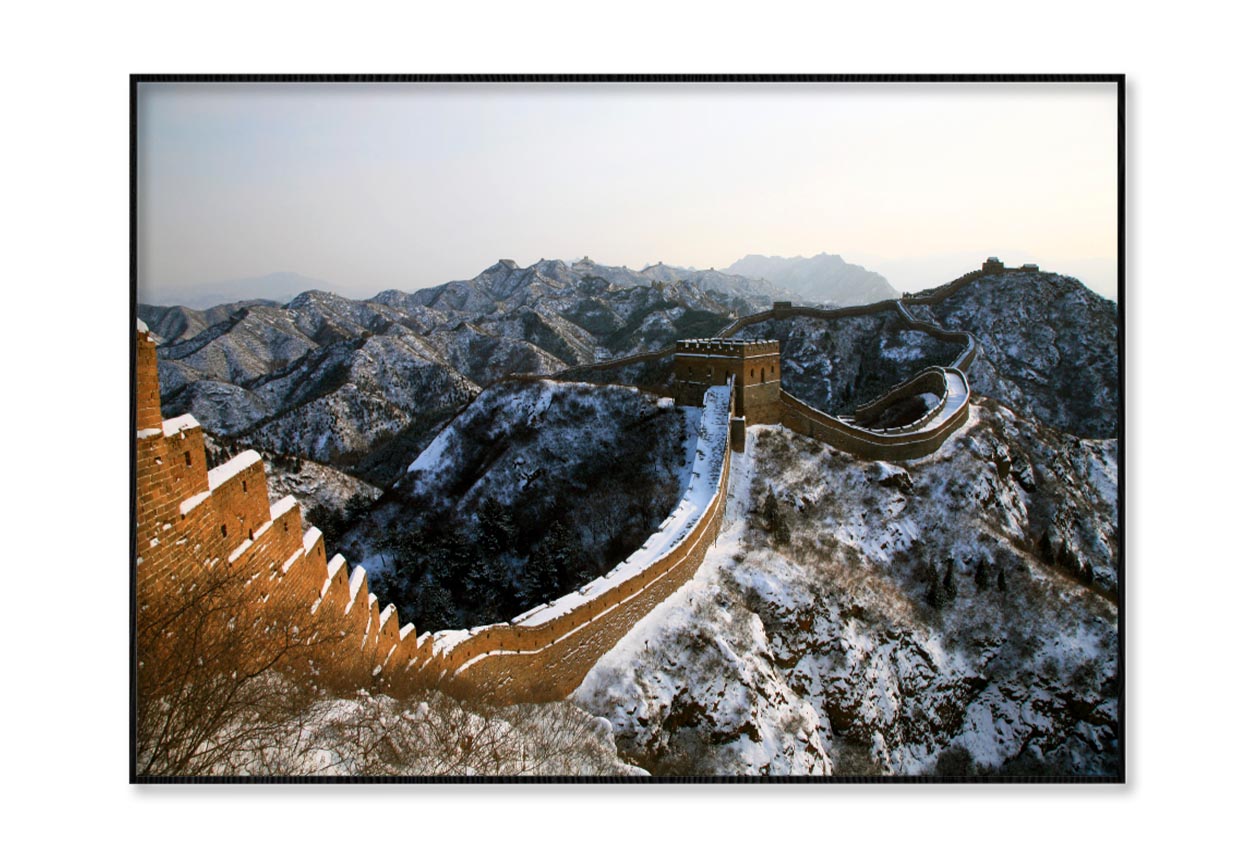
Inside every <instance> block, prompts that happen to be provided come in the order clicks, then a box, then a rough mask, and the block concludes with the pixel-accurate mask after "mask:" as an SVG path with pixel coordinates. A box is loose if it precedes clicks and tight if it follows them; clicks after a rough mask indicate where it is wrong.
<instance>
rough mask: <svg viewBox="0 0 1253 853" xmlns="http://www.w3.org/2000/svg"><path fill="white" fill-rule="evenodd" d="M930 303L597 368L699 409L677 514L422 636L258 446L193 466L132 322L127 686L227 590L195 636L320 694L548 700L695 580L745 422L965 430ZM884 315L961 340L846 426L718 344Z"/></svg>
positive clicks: (758, 356) (869, 453)
mask: <svg viewBox="0 0 1253 853" xmlns="http://www.w3.org/2000/svg"><path fill="white" fill-rule="evenodd" d="M998 266H999V262H998ZM1000 269H1003V267H1000ZM989 271H990V270H989V268H988V265H987V264H985V266H984V269H983V270H981V271H976V272H974V273H968V274H967V275H966V276H963V277H962V278H961V279H958V280H956V281H954V282H951V283H950V284H948V285H945V287H944V288H941V289H940V290H942V291H945V292H944V293H943V294H942V295H947V294H948V293H950V292H952V291H953V290H955V289H957V288H959V287H961V286H964V285H965V284H967V283H969V282H970V281H973V280H975V279H976V278H978V277H979V276H980V275H983V274H986V273H987V272H989ZM991 271H997V270H996V269H993V270H991ZM942 295H939V296H937V293H936V292H933V293H932V294H930V295H928V296H926V297H905V298H902V299H901V300H895V301H890V302H885V303H877V304H875V305H870V306H857V307H853V308H840V309H817V308H805V307H793V306H791V305H790V304H787V303H776V305H775V306H774V307H773V308H772V309H771V310H769V311H765V312H762V313H760V314H755V315H752V316H750V317H744V318H740V319H738V320H736V321H735V322H734V323H732V324H731V325H730V326H728V327H727V328H725V329H723V330H722V332H721V333H720V334H719V336H718V337H717V338H715V339H708V340H698V341H683V342H680V343H679V344H678V345H676V346H673V347H668V348H666V349H665V350H661V351H659V352H654V353H647V354H642V355H638V356H632V357H629V358H625V359H617V360H614V361H612V362H603V363H599V364H597V365H596V367H598V368H599V367H611V366H621V365H629V364H636V363H645V362H655V361H657V360H660V359H664V358H667V357H673V358H674V360H675V368H674V377H673V386H672V387H673V393H674V394H675V396H676V401H677V402H679V403H680V404H683V405H695V404H697V403H699V404H700V405H702V406H703V408H704V414H703V416H702V421H701V426H700V435H699V439H698V445H697V453H696V462H695V463H694V465H693V469H692V471H691V472H690V474H689V480H688V483H687V484H686V487H685V489H684V491H683V498H682V499H681V501H680V503H679V506H678V507H677V508H676V509H675V510H674V512H673V513H671V515H670V516H669V517H668V518H667V519H666V520H665V521H664V522H663V523H662V524H661V526H660V528H659V529H658V530H657V531H656V532H655V533H654V534H653V535H652V536H651V537H650V538H649V539H648V541H646V542H645V543H644V545H643V546H642V547H641V548H640V549H639V550H637V551H636V552H635V553H634V554H632V555H631V556H630V557H628V558H627V559H626V560H624V561H623V562H622V563H621V564H619V565H618V566H617V567H615V568H614V569H613V570H611V571H610V572H608V573H607V574H605V575H604V576H602V577H600V578H597V579H596V580H594V581H592V582H591V583H588V584H586V585H585V586H584V587H582V588H580V589H579V590H576V591H574V592H571V593H569V594H568V595H565V596H563V597H562V598H560V599H558V600H557V601H554V602H550V603H548V604H545V605H543V606H541V607H537V608H534V609H533V610H531V611H528V612H527V613H523V614H521V615H519V616H518V617H516V618H514V619H513V620H511V621H510V622H508V623H501V624H496V625H485V626H479V627H475V628H470V629H468V630H462V631H442V632H439V633H437V634H435V635H431V634H422V635H421V636H419V635H418V634H417V633H416V631H415V629H414V626H413V625H412V624H409V625H404V626H401V625H400V624H399V620H398V618H397V613H396V609H395V608H394V607H393V606H391V605H387V606H383V607H380V603H379V602H378V600H377V599H376V597H375V596H374V595H372V594H371V593H370V592H369V585H368V581H367V579H366V574H365V570H364V569H363V568H361V567H360V566H358V567H357V568H356V569H354V570H352V571H351V572H349V569H348V566H347V563H346V562H345V560H344V558H343V557H342V556H340V555H335V556H333V557H331V558H330V559H328V558H327V555H326V552H325V544H324V542H323V540H322V535H321V533H320V531H318V530H317V529H316V528H312V527H311V528H309V529H308V530H307V531H302V523H301V510H300V507H299V505H298V504H297V503H296V501H295V500H294V499H292V498H290V497H284V498H282V499H280V500H278V501H277V502H275V503H273V504H272V503H271V502H270V496H269V492H268V488H267V485H266V478H265V470H264V465H263V462H262V459H261V457H260V456H259V455H258V454H257V453H256V452H255V451H246V452H244V453H242V454H240V455H238V456H236V457H234V458H233V459H231V460H229V461H228V462H226V463H225V464H223V465H220V466H218V467H216V468H213V469H208V468H207V466H206V455H205V445H204V435H203V432H202V430H201V427H200V425H199V424H198V423H197V422H196V420H195V419H194V418H193V417H191V416H190V415H182V416H180V417H176V418H173V419H169V420H166V419H163V417H162V413H161V408H160V406H161V401H160V391H159V382H158V375H157V356H156V343H155V341H154V340H153V339H152V338H151V336H150V335H149V333H148V330H147V328H146V327H145V326H144V325H143V324H142V323H139V324H138V328H137V332H136V337H135V392H136V399H135V412H134V415H135V428H136V439H135V475H136V476H135V489H136V491H135V507H136V509H135V518H136V550H135V556H136V559H135V589H136V602H135V608H136V610H135V613H136V628H135V632H136V636H137V638H138V641H139V644H140V645H141V646H142V647H143V649H145V650H146V651H144V652H142V653H141V654H140V655H139V658H140V659H139V660H138V662H137V663H138V666H139V674H138V683H139V689H140V692H141V694H142V693H143V692H144V690H145V688H146V687H147V688H149V689H151V690H157V689H158V688H157V687H156V686H154V684H155V682H154V681H152V680H151V679H152V676H151V671H152V670H153V669H155V668H156V667H159V666H161V665H162V661H168V660H171V659H173V658H175V657H177V654H176V650H177V648H178V647H179V644H181V643H185V642H187V641H188V638H185V637H182V636H179V635H177V633H176V632H175V631H174V630H172V629H171V628H170V626H171V625H173V624H175V623H174V622H173V621H170V620H171V618H172V617H171V614H175V615H177V614H180V613H184V612H186V611H187V609H188V605H189V602H193V601H194V600H196V598H197V597H198V596H205V595H207V594H208V591H211V590H214V589H220V588H222V587H223V585H225V584H228V583H229V584H234V585H235V586H236V587H237V588H238V590H239V591H240V592H241V595H240V597H239V598H238V599H236V600H235V601H236V604H235V605H234V606H235V607H236V608H237V609H238V610H239V611H240V612H229V613H225V614H218V616H217V617H215V619H216V621H212V622H211V623H205V624H202V625H200V627H199V630H203V631H206V632H212V631H217V632H221V633H225V634H229V635H230V636H231V637H235V638H238V640H239V643H240V644H245V645H246V641H247V640H248V639H249V638H251V637H262V636H264V637H265V638H268V641H269V645H266V644H264V643H262V644H259V646H258V651H257V654H258V655H262V656H263V655H268V654H275V653H276V652H275V649H278V650H279V651H280V652H282V653H283V668H285V669H286V670H287V671H288V672H290V673H293V674H294V675H296V676H297V677H316V679H317V680H318V682H319V683H320V684H323V685H325V686H327V687H328V689H339V690H353V689H356V688H370V689H377V690H380V691H382V692H386V693H391V694H392V695H404V694H407V693H410V692H412V691H414V690H418V689H423V688H438V689H440V690H443V691H444V692H447V693H450V694H452V695H455V696H475V697H477V698H482V699H486V700H489V701H495V702H503V703H508V702H523V701H551V700H556V699H560V698H563V697H565V696H567V695H568V694H569V693H570V692H572V691H573V690H574V689H575V688H576V687H577V686H578V684H579V683H580V682H581V681H582V679H583V678H584V676H585V675H586V674H587V672H588V671H589V670H590V669H591V667H592V666H593V665H594V664H595V662H596V661H597V660H598V659H599V658H600V657H601V656H603V655H604V654H605V653H606V652H607V651H608V650H609V649H610V648H612V647H613V646H614V645H615V644H616V643H617V642H618V641H619V640H621V638H622V637H623V636H625V634H626V633H627V632H628V631H629V630H630V629H631V628H632V627H633V626H634V625H635V623H636V622H638V621H639V619H640V618H642V617H643V616H644V615H645V614H647V613H648V612H649V611H651V610H652V609H653V608H654V607H655V606H656V605H657V604H659V603H660V602H661V601H663V600H665V598H667V597H668V596H669V595H670V594H671V593H673V592H674V591H675V590H677V589H678V588H679V587H681V586H682V585H683V584H684V583H686V582H687V581H688V580H689V579H690V578H691V577H692V575H693V574H694V573H695V571H696V569H697V567H698V566H699V565H700V563H701V562H702V560H703V559H704V556H705V552H706V551H707V550H708V547H709V545H710V544H711V543H712V542H713V541H714V539H715V537H716V536H717V533H718V529H719V527H720V525H721V522H722V515H723V512H724V509H725V505H726V497H727V485H728V471H729V466H730V460H731V453H732V452H733V451H736V450H742V449H743V431H744V428H745V426H746V424H753V423H781V424H783V425H784V426H787V427H789V428H790V429H792V430H795V431H797V432H799V433H801V434H804V435H807V436H811V437H813V438H816V439H819V440H821V441H824V442H826V443H828V444H830V445H832V446H834V447H837V448H840V449H843V450H847V451H849V452H851V453H854V454H856V455H859V456H862V457H866V458H873V459H894V460H903V459H913V458H918V457H920V456H924V455H927V454H929V453H931V452H934V450H935V449H937V448H938V447H939V446H940V445H941V444H943V442H944V440H945V439H947V438H948V436H949V435H951V434H952V433H953V432H954V431H955V430H956V429H958V428H960V426H961V425H962V424H963V423H965V421H966V418H967V414H968V410H969V396H970V389H969V385H968V383H967V380H966V377H965V374H964V372H963V371H964V370H965V369H967V368H968V367H969V365H970V363H971V362H972V361H973V359H974V357H975V353H976V345H975V341H974V338H973V336H971V335H970V334H969V333H967V332H955V331H950V330H945V329H941V328H939V327H937V326H934V325H932V324H927V323H922V322H919V321H917V320H916V319H914V317H913V316H912V315H911V314H910V313H909V311H908V309H907V308H906V304H907V303H926V302H932V301H935V300H936V299H938V298H942ZM884 310H895V311H897V312H898V314H899V315H900V317H901V319H902V321H903V322H904V323H905V324H906V325H908V326H909V327H910V328H913V329H916V330H918V331H923V332H926V333H927V334H931V335H935V336H937V337H940V338H942V339H945V340H949V341H955V342H958V341H959V342H961V343H963V344H964V345H965V346H964V349H963V351H962V353H961V355H960V356H959V357H958V358H957V359H956V360H955V362H954V364H953V365H952V366H949V367H942V368H941V367H931V368H927V369H926V370H924V371H922V372H920V373H919V374H917V375H915V376H914V377H911V378H910V379H908V380H907V381H905V382H903V383H901V384H900V385H898V386H896V387H895V388H892V389H891V390H889V391H888V392H887V393H886V394H883V395H881V396H880V397H879V398H878V399H876V400H873V401H871V402H869V403H867V404H865V405H863V406H861V407H859V408H858V409H857V412H856V414H855V415H854V417H853V418H837V417H834V416H832V415H829V414H826V413H824V412H821V411H818V410H816V409H813V408H812V407H810V406H808V405H806V404H805V403H803V402H801V401H800V400H797V399H796V398H795V397H793V396H792V395H790V394H788V393H787V392H786V391H783V390H782V387H781V384H780V378H779V374H778V370H779V345H778V342H777V341H760V340H755V341H744V340H729V339H728V337H729V336H730V335H732V334H735V333H737V332H739V331H740V330H742V329H744V328H746V327H748V326H750V325H752V324H754V323H759V322H762V321H764V320H767V319H772V318H773V319H784V318H788V317H794V316H808V317H817V318H823V319H833V318H838V317H847V316H855V315H865V314H871V313H876V312H879V311H884ZM568 372H569V371H566V373H568ZM560 376H561V374H558V377H560ZM923 392H925V393H928V394H931V395H932V396H934V397H935V398H936V399H937V400H938V402H937V403H935V404H934V405H932V406H930V407H928V409H927V411H926V412H925V413H924V414H923V415H922V416H920V417H918V418H916V419H915V420H914V421H913V422H912V423H909V424H906V425H904V426H902V427H893V428H888V429H869V428H866V427H864V426H858V425H857V424H855V423H853V422H852V421H853V420H856V419H861V418H867V417H871V416H874V415H876V414H878V413H880V412H882V411H883V410H885V409H886V408H887V407H888V406H890V405H891V404H893V403H894V402H895V401H897V400H900V399H904V398H906V397H911V396H917V395H918V394H920V393H923ZM295 622H298V623H299V626H300V630H299V631H298V630H297V627H296V625H295V624H293V623H295ZM276 643H277V645H276ZM145 655H147V656H148V659H145ZM145 666H148V667H149V669H150V672H149V673H145V672H144V667H145ZM146 679H148V680H146Z"/></svg>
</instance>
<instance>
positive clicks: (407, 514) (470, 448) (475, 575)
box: [343, 380, 700, 630]
mask: <svg viewBox="0 0 1253 853" xmlns="http://www.w3.org/2000/svg"><path fill="white" fill-rule="evenodd" d="M699 416H700V410H699V409H688V408H682V407H675V406H674V404H673V400H671V399H669V398H658V397H655V396H653V395H651V394H645V393H643V392H640V391H638V390H636V389H634V388H625V387H621V386H591V385H582V384H577V383H558V382H551V381H548V380H506V381H503V382H500V383H497V384H495V385H493V386H491V387H490V388H488V389H486V390H485V391H484V392H483V393H482V394H480V395H479V397H478V398H477V399H475V401H474V402H473V403H472V404H471V405H469V406H468V407H467V408H466V409H465V410H464V411H463V412H461V413H460V414H459V415H458V416H457V417H456V418H455V419H454V420H453V421H452V422H451V423H449V424H448V426H446V427H445V428H444V429H443V430H442V431H441V432H440V433H439V434H438V435H437V436H436V437H435V439H434V440H433V441H431V443H430V444H429V445H428V446H427V447H426V448H425V450H423V452H422V453H421V454H420V455H419V456H418V457H417V458H416V459H415V460H414V461H413V462H412V463H411V464H410V466H409V469H408V471H407V473H406V474H405V475H404V477H402V478H401V480H400V481H399V482H398V483H397V484H396V485H395V487H394V488H392V489H391V490H390V491H389V493H388V494H387V495H386V496H385V498H384V499H383V500H382V501H380V502H379V503H378V505H377V506H375V507H374V509H373V511H372V512H371V513H370V515H369V516H368V517H367V518H365V519H364V520H362V522H361V523H360V524H358V525H357V526H356V528H355V529H354V530H353V531H352V533H351V534H350V535H349V536H348V537H347V539H346V540H345V542H344V544H343V548H344V550H345V553H346V554H347V555H348V556H349V557H351V558H352V560H353V561H354V562H360V563H361V564H362V565H364V566H365V567H366V568H367V570H368V571H369V572H370V588H371V589H372V590H374V591H375V592H376V593H377V594H378V595H379V597H380V599H383V600H387V601H391V602H393V603H395V604H396V605H397V607H398V608H399V609H400V611H401V613H402V615H403V616H404V619H405V620H406V621H412V622H414V624H415V625H417V626H418V628H419V630H438V629H444V628H465V627H468V626H470V625H479V624H486V623H490V622H494V621H499V620H502V619H508V618H511V617H513V616H516V615H518V614H519V613H522V612H524V611H526V610H529V609H530V608H532V607H534V606H535V605H538V604H542V603H544V602H545V601H551V600H553V599H555V598H557V597H558V596H559V595H561V594H563V593H566V592H569V591H570V590H571V589H573V588H575V587H576V586H579V585H581V584H583V583H586V582H587V581H589V580H591V579H592V578H595V577H597V576H599V575H601V574H604V573H605V572H606V571H608V570H609V569H610V568H612V567H613V566H614V565H615V564H616V563H617V562H618V561H619V560H621V559H622V558H623V557H625V556H627V555H628V554H630V553H631V552H632V551H634V550H635V549H636V548H638V547H639V546H640V544H641V543H643V542H644V540H645V539H646V538H647V537H648V536H649V535H650V534H651V533H652V532H653V531H654V530H655V529H656V527H657V525H658V524H659V523H660V522H661V520H662V519H663V518H665V517H666V515H667V514H669V513H670V511H671V510H672V509H673V508H674V507H675V505H676V504H677V502H678V500H679V497H680V495H679V490H680V486H681V484H682V483H683V482H684V481H685V480H686V477H685V472H686V471H687V470H689V469H690V468H691V466H692V461H693V458H694V454H695V449H696V434H697V430H696V422H697V421H698V419H699Z"/></svg>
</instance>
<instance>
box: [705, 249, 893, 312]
mask: <svg viewBox="0 0 1253 853" xmlns="http://www.w3.org/2000/svg"><path fill="white" fill-rule="evenodd" d="M723 272H724V273H728V274H731V275H739V276H747V277H750V278H761V279H765V280H767V281H769V282H770V283H771V284H773V285H775V286H776V287H778V288H780V289H781V290H790V291H792V292H794V293H795V294H797V296H798V297H799V299H800V300H802V301H806V302H819V303H830V304H833V305H868V304H870V303H872V302H880V301H882V300H884V299H895V298H896V297H898V296H900V294H899V293H898V292H897V291H896V288H894V287H892V285H891V284H889V283H888V280H887V279H886V278H884V277H883V276H881V275H880V274H879V273H877V272H873V271H871V270H868V269H866V268H865V267H862V266H858V265H857V264H850V263H848V262H847V261H845V260H844V259H843V258H841V257H840V256H839V255H828V254H827V253H825V252H823V253H822V254H819V255H814V256H813V257H812V258H803V257H793V258H781V257H778V256H774V255H771V256H769V257H767V256H765V255H747V256H745V257H743V258H740V259H739V260H738V261H736V262H735V263H733V264H731V266H729V267H727V268H726V269H724V270H723Z"/></svg>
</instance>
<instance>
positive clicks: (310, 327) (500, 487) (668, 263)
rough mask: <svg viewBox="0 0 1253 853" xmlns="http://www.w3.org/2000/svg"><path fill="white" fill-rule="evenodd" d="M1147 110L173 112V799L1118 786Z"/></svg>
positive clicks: (241, 83) (546, 94)
mask: <svg viewBox="0 0 1253 853" xmlns="http://www.w3.org/2000/svg"><path fill="white" fill-rule="evenodd" d="M1121 98H1122V81H1121V78H1118V77H1074V78H1025V77H1024V78H1016V79H1003V78H1002V79H998V80H995V81H992V80H980V79H977V78H973V79H961V80H958V79H951V80H924V79H910V78H873V79H871V78H866V79H859V78H835V77H832V78H805V79H803V80H802V79H794V78H772V79H762V78H753V79H735V78H709V79H704V80H677V79H669V80H667V79H663V78H658V79H651V80H650V79H639V78H634V79H631V80H624V79H613V78H548V79H544V78H516V79H509V80H502V79H497V78H490V79H489V78H483V79H478V80H476V79H474V78H468V79H458V80H451V79H439V78H389V79H379V80H371V81H364V80H361V79H359V78H358V79H348V78H344V79H335V78H269V79H266V78H260V79H252V78H248V79H245V78H239V79H231V78H202V79H198V78H159V77H152V78H145V77H136V78H133V80H132V107H133V110H134V115H135V124H134V128H135V129H134V138H133V170H132V182H133V186H132V194H133V197H132V202H133V217H134V218H133V222H134V228H133V237H132V239H133V248H134V268H133V279H134V280H133V283H132V298H133V301H134V304H135V316H134V325H133V331H132V332H131V334H132V335H133V351H134V370H133V379H134V393H135V400H134V410H133V417H134V424H133V427H134V472H135V483H134V494H133V506H134V523H135V540H134V542H135V550H134V573H133V577H132V580H133V588H134V593H135V605H134V630H133V655H134V668H133V674H134V687H135V692H134V729H133V754H132V757H133V760H134V766H133V770H132V778H133V779H134V780H138V781H149V780H151V781H160V780H165V779H172V778H184V777H196V778H206V779H208V778H214V779H217V778H236V777H238V778H244V777H247V778H261V779H297V778H309V777H327V776H330V777H335V778H340V779H345V780H360V779H369V780H387V779H398V780H404V779H414V780H455V779H466V778H471V777H475V778H477V777H483V776H499V777H534V778H536V779H555V778H590V777H614V778H616V779H620V780H622V781H648V780H653V781H656V780H669V781H674V780H692V779H710V778H722V777H736V778H762V777H779V778H786V779H802V778H806V779H808V778H812V777H825V778H829V779H833V780H856V781H867V780H885V781H890V780H899V779H928V780H935V781H961V780H971V779H980V780H985V781H986V780H998V781H1030V780H1048V781H1067V780H1085V781H1086V780H1109V781H1119V780H1121V779H1122V777H1123V769H1122V768H1123V750H1124V743H1123V740H1124V739H1123V735H1122V732H1123V723H1122V719H1123V709H1122V696H1123V653H1122V644H1121V636H1122V632H1121V624H1122V623H1121V618H1120V615H1121V604H1122V601H1123V583H1122V581H1123V571H1122V547H1121V543H1122V527H1121V506H1122V501H1121V495H1122V493H1123V492H1122V470H1123V466H1122V464H1121V460H1122V443H1121V438H1122V435H1123V433H1124V423H1123V402H1122V370H1123V367H1122V358H1121V355H1122V350H1121V340H1122V338H1121V331H1122V306H1123V302H1124V300H1125V290H1124V288H1123V286H1122V280H1121V264H1120V260H1121V245H1122V240H1121V219H1120V213H1119V211H1120V202H1121V198H1122V186H1121V177H1120V176H1121V157H1122V150H1123V146H1122V137H1121V134H1122V123H1121Z"/></svg>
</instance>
